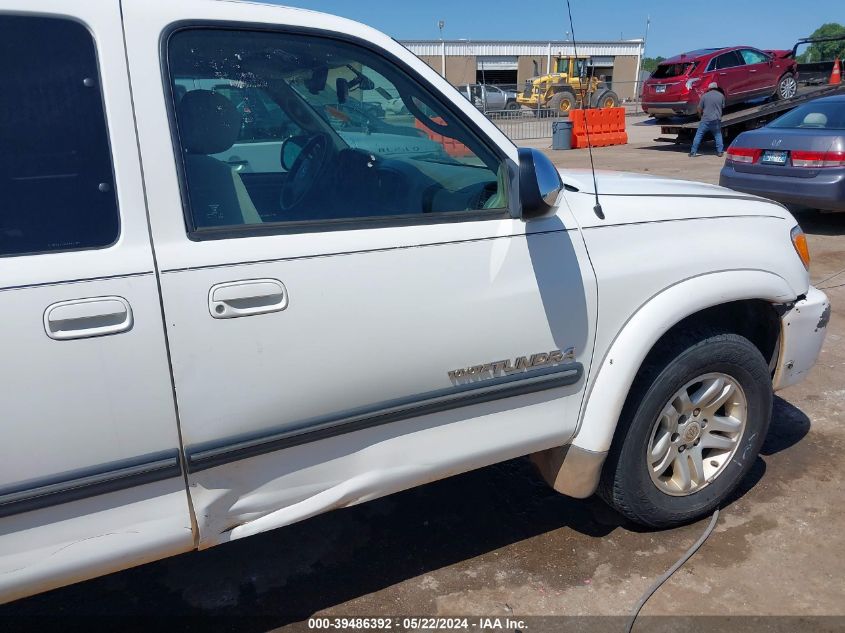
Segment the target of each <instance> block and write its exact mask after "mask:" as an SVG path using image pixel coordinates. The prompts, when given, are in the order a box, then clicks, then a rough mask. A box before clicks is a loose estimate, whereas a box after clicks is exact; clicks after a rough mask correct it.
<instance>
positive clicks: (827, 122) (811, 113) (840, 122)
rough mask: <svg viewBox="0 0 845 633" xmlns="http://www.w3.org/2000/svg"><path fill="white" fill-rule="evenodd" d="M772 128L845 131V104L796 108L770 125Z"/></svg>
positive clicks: (821, 104) (823, 103)
mask: <svg viewBox="0 0 845 633" xmlns="http://www.w3.org/2000/svg"><path fill="white" fill-rule="evenodd" d="M768 127H770V128H781V129H783V128H792V129H822V130H845V103H843V102H842V101H821V102H819V101H816V102H815V103H808V104H806V105H803V106H800V107H798V108H795V109H794V110H792V111H791V112H789V113H787V114H784V115H783V116H782V117H780V118H779V119H775V120H774V121H772V122H771V123H769V125H768Z"/></svg>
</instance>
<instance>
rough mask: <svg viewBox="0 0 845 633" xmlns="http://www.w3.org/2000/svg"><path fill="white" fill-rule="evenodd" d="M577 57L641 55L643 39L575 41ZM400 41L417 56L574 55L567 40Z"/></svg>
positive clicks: (572, 48)
mask: <svg viewBox="0 0 845 633" xmlns="http://www.w3.org/2000/svg"><path fill="white" fill-rule="evenodd" d="M576 43H577V45H578V54H579V55H580V56H617V55H639V54H642V48H643V40H641V39H637V40H614V41H596V40H593V41H586V40H584V41H580V40H579V41H578V42H576ZM402 44H403V45H404V46H406V47H407V48H408V49H409V50H410V51H411V52H412V53H414V54H415V55H418V56H435V55H441V54H442V53H443V47H444V46H445V48H446V55H449V56H476V57H478V56H487V55H490V56H506V55H534V56H545V55H548V53H549V49H550V48H551V54H552V55H558V54H560V55H562V56H569V55H574V54H575V51H574V47H573V45H572V41H571V40H552V41H551V42H550V41H548V40H546V41H542V40H443V41H441V40H403V41H402Z"/></svg>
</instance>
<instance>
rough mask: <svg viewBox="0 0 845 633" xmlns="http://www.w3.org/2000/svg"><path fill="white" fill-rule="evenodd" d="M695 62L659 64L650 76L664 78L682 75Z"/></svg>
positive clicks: (686, 72) (693, 65)
mask: <svg viewBox="0 0 845 633" xmlns="http://www.w3.org/2000/svg"><path fill="white" fill-rule="evenodd" d="M694 67H695V64H694V63H692V62H684V63H681V64H660V66H658V67H657V70H655V71H654V74H653V75H652V77H654V78H655V79H666V78H668V77H682V76H683V75H686V74H688V73H689V72H690V71H691V70H692V69H693V68H694Z"/></svg>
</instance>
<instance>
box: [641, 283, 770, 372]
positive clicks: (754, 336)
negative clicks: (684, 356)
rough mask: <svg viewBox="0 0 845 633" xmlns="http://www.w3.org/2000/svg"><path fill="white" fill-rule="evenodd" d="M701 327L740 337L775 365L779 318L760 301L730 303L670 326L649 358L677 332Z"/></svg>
mask: <svg viewBox="0 0 845 633" xmlns="http://www.w3.org/2000/svg"><path fill="white" fill-rule="evenodd" d="M702 327H709V328H717V329H719V330H721V331H723V332H731V333H733V334H739V335H740V336H744V337H745V338H747V339H748V340H749V341H751V342H752V343H753V344H754V346H755V347H756V348H757V349H759V350H760V353H761V354H762V355H763V358H765V359H766V362H767V363H769V366H770V367H771V366H772V365H773V364H774V361H775V360H777V359H776V358H775V354H776V351H777V345H778V341H779V339H780V316H779V315H778V312H777V309H776V308H775V306H774V305H772V304H771V303H769V302H767V301H763V300H762V299H746V300H743V301H732V302H730V303H723V304H720V305H716V306H713V307H710V308H706V309H704V310H702V311H700V312H696V313H695V314H691V315H690V316H688V317H686V318H685V319H683V320H682V321H680V322H678V323H676V324H675V325H674V326H672V327H671V328H670V329H669V330H668V331H667V332H666V333H665V334H664V335H663V336H662V337H660V340H658V341H657V343H655V344H654V346H653V347H652V348H651V351H650V352H649V356H650V355H651V353H652V352H653V351H654V350H655V349H656V348H658V347H660V346H661V343H663V342H665V341H666V340H667V339H669V338H671V337H673V336H674V335H675V334H677V333H678V332H684V331H686V332H689V331H691V330H696V329H700V328H702Z"/></svg>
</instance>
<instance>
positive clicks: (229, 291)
mask: <svg viewBox="0 0 845 633" xmlns="http://www.w3.org/2000/svg"><path fill="white" fill-rule="evenodd" d="M287 307H288V291H287V288H285V285H284V284H283V283H282V282H281V281H279V280H278V279H248V280H244V281H232V282H228V283H223V284H217V285H214V286H212V287H211V290H209V291H208V311H209V312H210V313H211V316H213V317H214V318H215V319H236V318H238V317H245V316H253V315H256V314H268V313H271V312H281V311H282V310H284V309H285V308H287Z"/></svg>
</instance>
